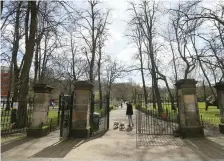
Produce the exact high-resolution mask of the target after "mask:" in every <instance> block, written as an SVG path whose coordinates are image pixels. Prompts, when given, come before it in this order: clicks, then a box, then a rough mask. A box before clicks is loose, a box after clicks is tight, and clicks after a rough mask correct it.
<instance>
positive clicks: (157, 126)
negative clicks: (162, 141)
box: [136, 109, 179, 135]
mask: <svg viewBox="0 0 224 161" xmlns="http://www.w3.org/2000/svg"><path fill="white" fill-rule="evenodd" d="M177 117H178V113H177V112H176V111H168V110H167V111H166V112H162V113H161V114H160V113H159V112H158V111H157V110H156V109H151V110H147V111H145V110H141V109H139V110H138V111H137V112H136V133H137V134H147V135H172V134H173V131H174V130H175V129H177V127H178V125H179V124H178V121H177V120H178V119H177Z"/></svg>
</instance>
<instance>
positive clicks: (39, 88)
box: [33, 83, 54, 93]
mask: <svg viewBox="0 0 224 161" xmlns="http://www.w3.org/2000/svg"><path fill="white" fill-rule="evenodd" d="M53 89H54V88H53V87H51V86H49V85H47V84H46V83H36V84H34V86H33V90H34V93H51V91H52V90H53Z"/></svg>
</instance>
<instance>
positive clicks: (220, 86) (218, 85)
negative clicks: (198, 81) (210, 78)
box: [214, 81, 224, 90]
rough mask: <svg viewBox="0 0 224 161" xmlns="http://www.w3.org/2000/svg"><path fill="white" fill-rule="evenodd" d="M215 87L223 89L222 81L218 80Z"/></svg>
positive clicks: (223, 82)
mask: <svg viewBox="0 0 224 161" xmlns="http://www.w3.org/2000/svg"><path fill="white" fill-rule="evenodd" d="M214 87H215V88H216V89H222V90H224V81H221V82H218V83H216V84H215V86H214Z"/></svg>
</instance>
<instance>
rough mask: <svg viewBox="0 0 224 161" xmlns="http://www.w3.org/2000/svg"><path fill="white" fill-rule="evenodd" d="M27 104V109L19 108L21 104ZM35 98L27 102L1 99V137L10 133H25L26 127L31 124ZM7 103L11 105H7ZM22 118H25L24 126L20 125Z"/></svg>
mask: <svg viewBox="0 0 224 161" xmlns="http://www.w3.org/2000/svg"><path fill="white" fill-rule="evenodd" d="M20 103H21V104H25V105H26V107H24V108H25V109H26V110H21V111H19V110H18V106H19V104H20ZM33 103H34V101H33V99H29V100H28V101H27V102H25V101H24V102H12V101H9V102H7V101H1V137H2V138H4V137H7V136H9V135H10V134H15V133H25V132H26V129H27V128H28V127H29V125H30V124H31V120H32V111H33V105H34V104H33ZM7 104H8V105H9V106H8V107H9V108H8V107H7ZM21 119H25V124H24V126H22V128H21V126H20V125H19V123H20V121H21Z"/></svg>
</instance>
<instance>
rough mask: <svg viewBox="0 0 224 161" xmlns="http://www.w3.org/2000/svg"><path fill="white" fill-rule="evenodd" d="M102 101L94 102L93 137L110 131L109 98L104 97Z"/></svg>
mask: <svg viewBox="0 0 224 161" xmlns="http://www.w3.org/2000/svg"><path fill="white" fill-rule="evenodd" d="M101 103H102V106H101V107H100V101H95V102H94V113H93V127H92V128H93V135H95V134H99V133H102V132H105V131H107V130H108V129H109V98H108V97H107V96H104V97H103V99H102V100H101Z"/></svg>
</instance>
